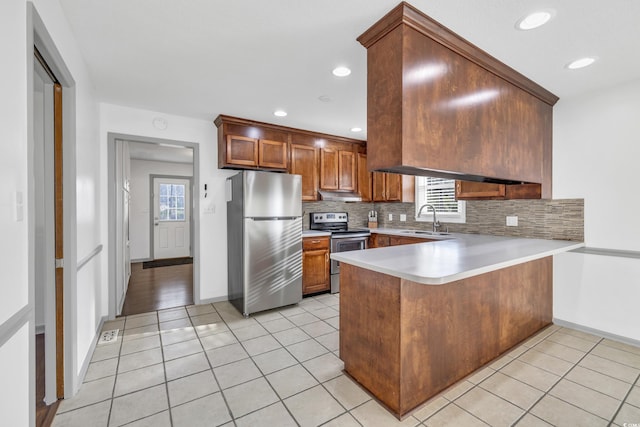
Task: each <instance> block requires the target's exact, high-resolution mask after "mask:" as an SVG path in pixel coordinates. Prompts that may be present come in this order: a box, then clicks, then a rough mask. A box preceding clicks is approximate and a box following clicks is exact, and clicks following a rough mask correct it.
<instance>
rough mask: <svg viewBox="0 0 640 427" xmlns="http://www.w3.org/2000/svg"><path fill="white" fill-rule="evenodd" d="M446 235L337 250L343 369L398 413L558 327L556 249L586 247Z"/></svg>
mask: <svg viewBox="0 0 640 427" xmlns="http://www.w3.org/2000/svg"><path fill="white" fill-rule="evenodd" d="M381 231H382V230H381ZM438 238H439V239H442V240H440V241H434V242H428V243H418V244H413V245H403V246H393V247H385V248H377V249H370V250H366V251H354V252H343V253H339V254H332V255H331V258H332V259H335V260H337V261H340V262H341V273H340V282H341V292H340V313H341V314H340V358H341V359H342V360H343V361H344V364H345V371H346V372H347V373H348V374H349V375H351V376H352V377H353V378H354V379H355V380H357V381H358V382H359V383H360V384H362V385H363V386H364V387H365V388H366V389H368V390H369V391H370V392H371V393H372V394H373V395H374V396H375V397H376V398H378V399H379V400H380V401H381V402H382V403H383V404H384V405H386V406H387V408H388V409H389V410H390V411H391V412H393V413H394V414H395V415H396V416H398V417H399V418H402V417H403V416H405V415H407V414H409V413H410V412H411V411H412V410H413V409H415V408H416V407H418V406H420V405H421V404H422V403H424V402H425V401H427V400H428V399H429V398H431V397H432V396H434V395H435V394H437V393H438V392H440V391H442V390H443V389H445V388H446V387H448V386H450V385H452V384H454V383H455V382H457V381H459V380H460V379H461V378H463V377H465V376H466V375H468V374H470V373H471V372H473V371H474V370H476V369H478V368H479V367H481V366H482V365H484V364H486V363H487V362H489V361H491V360H493V359H494V358H496V357H497V356H499V355H500V354H502V353H504V352H506V351H507V350H509V349H510V348H511V347H513V346H514V345H516V344H518V343H519V342H521V341H523V340H524V339H526V338H527V337H529V336H531V335H532V334H534V333H535V332H536V331H538V330H540V329H542V328H543V327H545V326H547V325H548V324H550V323H551V319H552V280H553V277H552V263H553V258H552V255H554V254H556V253H560V252H565V251H569V250H572V249H577V248H579V247H582V246H583V245H584V244H583V243H580V242H569V241H559V240H541V239H523V238H512V237H499V236H484V235H466V234H451V235H448V236H439V237H438ZM445 238H446V239H447V240H444V239H445Z"/></svg>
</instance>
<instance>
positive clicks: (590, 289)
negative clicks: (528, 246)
mask: <svg viewBox="0 0 640 427" xmlns="http://www.w3.org/2000/svg"><path fill="white" fill-rule="evenodd" d="M639 99H640V80H637V81H635V82H630V83H627V84H624V85H619V86H616V87H613V88H608V89H606V90H602V91H598V92H593V93H590V94H587V95H583V96H580V97H575V98H572V99H567V100H560V102H559V103H558V104H557V105H556V107H555V109H554V135H553V137H554V142H553V143H554V151H553V197H554V198H556V199H564V198H584V203H585V243H586V245H587V246H588V247H593V248H605V249H614V250H624V251H639V252H640V221H638V217H639V216H638V212H639V211H640V197H638V195H637V191H636V182H637V174H638V159H640V120H638V118H639V117H640V102H638V100H639ZM638 273H640V259H632V258H623V259H621V258H619V257H612V256H602V255H585V254H575V253H573V254H566V255H562V256H556V257H555V259H554V316H555V317H556V318H557V319H558V320H561V321H565V322H570V323H574V324H578V325H581V326H585V327H587V328H593V329H597V330H601V331H603V332H606V333H609V334H614V335H619V336H622V337H626V338H630V339H633V340H637V341H640V328H639V327H637V325H639V324H640V323H638V320H637V316H636V319H634V317H633V315H632V313H634V312H637V302H638V301H640V280H639V279H638V277H639V276H638ZM630 326H635V327H631V328H630Z"/></svg>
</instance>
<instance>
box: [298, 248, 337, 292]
mask: <svg viewBox="0 0 640 427" xmlns="http://www.w3.org/2000/svg"><path fill="white" fill-rule="evenodd" d="M329 267H330V260H329V237H328V236H326V237H325V236H322V237H305V238H303V239H302V294H303V295H309V294H315V293H317V292H324V291H329V290H331V277H330V275H329Z"/></svg>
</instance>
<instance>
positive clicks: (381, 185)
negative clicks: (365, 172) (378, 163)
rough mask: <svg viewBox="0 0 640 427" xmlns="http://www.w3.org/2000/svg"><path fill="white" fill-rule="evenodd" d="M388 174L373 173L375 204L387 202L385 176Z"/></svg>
mask: <svg viewBox="0 0 640 427" xmlns="http://www.w3.org/2000/svg"><path fill="white" fill-rule="evenodd" d="M386 175H387V174H386V173H384V172H373V173H372V186H371V188H372V196H373V201H374V202H386V201H387V196H386V193H385V186H386V183H385V179H386V178H385V176H386Z"/></svg>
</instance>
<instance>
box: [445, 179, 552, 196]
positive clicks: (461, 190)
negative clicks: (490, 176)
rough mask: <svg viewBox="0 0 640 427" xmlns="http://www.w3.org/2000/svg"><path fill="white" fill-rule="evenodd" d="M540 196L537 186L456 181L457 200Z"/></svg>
mask: <svg viewBox="0 0 640 427" xmlns="http://www.w3.org/2000/svg"><path fill="white" fill-rule="evenodd" d="M541 196H542V194H541V186H540V185H538V184H514V185H505V184H493V183H487V182H469V181H456V199H458V200H512V199H540V198H541Z"/></svg>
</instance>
